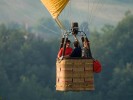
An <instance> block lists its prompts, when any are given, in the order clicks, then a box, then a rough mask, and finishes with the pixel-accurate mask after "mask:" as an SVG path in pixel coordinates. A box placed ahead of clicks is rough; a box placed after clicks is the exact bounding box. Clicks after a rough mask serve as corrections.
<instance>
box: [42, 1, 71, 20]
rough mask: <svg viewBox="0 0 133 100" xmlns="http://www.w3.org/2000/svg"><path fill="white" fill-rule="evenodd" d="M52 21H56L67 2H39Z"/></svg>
mask: <svg viewBox="0 0 133 100" xmlns="http://www.w3.org/2000/svg"><path fill="white" fill-rule="evenodd" d="M41 1H42V3H43V4H44V6H45V7H46V8H47V10H48V11H49V13H50V14H51V15H52V17H53V18H54V19H56V18H57V17H58V16H59V14H60V13H61V12H62V10H63V9H64V8H65V6H66V5H67V3H68V2H69V0H41Z"/></svg>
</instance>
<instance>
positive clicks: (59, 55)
mask: <svg viewBox="0 0 133 100" xmlns="http://www.w3.org/2000/svg"><path fill="white" fill-rule="evenodd" d="M62 51H63V49H62V48H61V49H60V51H59V52H58V58H60V57H61V56H62Z"/></svg>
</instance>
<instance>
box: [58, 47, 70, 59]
mask: <svg viewBox="0 0 133 100" xmlns="http://www.w3.org/2000/svg"><path fill="white" fill-rule="evenodd" d="M63 50H64V49H63V48H61V49H60V51H59V52H58V57H61V56H62V54H63ZM71 53H72V48H71V47H67V48H66V51H65V55H64V56H66V55H70V54H71Z"/></svg>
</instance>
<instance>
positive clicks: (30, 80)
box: [0, 14, 133, 100]
mask: <svg viewBox="0 0 133 100" xmlns="http://www.w3.org/2000/svg"><path fill="white" fill-rule="evenodd" d="M44 23H48V22H47V21H46V22H44ZM51 25H52V24H51ZM51 25H50V26H51ZM82 25H83V26H84V25H86V23H83V24H82ZM16 26H17V27H16ZM53 27H54V26H53ZM132 27H133V15H131V14H127V15H126V16H125V18H123V20H122V21H120V22H119V23H118V25H117V26H116V27H114V26H111V25H105V26H104V27H103V28H102V30H101V32H99V31H97V30H95V31H93V32H91V36H90V41H91V44H90V45H91V51H92V54H93V57H94V58H95V59H98V60H100V62H101V63H102V72H101V73H99V74H95V88H96V90H95V91H93V92H92V91H90V92H57V91H55V77H56V75H55V71H56V70H55V61H56V56H57V52H58V47H59V44H58V43H59V40H58V39H57V38H55V39H52V40H49V41H46V40H45V39H44V38H42V37H39V36H36V35H34V34H32V33H29V32H28V31H27V30H25V28H23V27H21V26H19V25H17V24H14V25H12V26H6V25H3V24H1V25H0V97H2V98H3V99H7V100H73V99H76V100H82V99H83V100H89V99H91V100H120V99H121V100H125V99H127V98H128V100H132V98H133V94H132V93H133V86H132V82H133V58H132V56H133V53H132V51H133V46H132V42H133V39H132V37H133V34H132V33H133V28H132ZM43 32H45V30H43ZM47 32H48V31H46V33H47Z"/></svg>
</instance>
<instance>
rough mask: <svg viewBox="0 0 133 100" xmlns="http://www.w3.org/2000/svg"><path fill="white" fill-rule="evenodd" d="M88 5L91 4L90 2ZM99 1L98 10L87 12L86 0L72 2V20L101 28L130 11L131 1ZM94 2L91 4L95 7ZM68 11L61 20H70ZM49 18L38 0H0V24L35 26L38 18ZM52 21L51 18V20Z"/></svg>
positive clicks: (113, 22)
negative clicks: (13, 23)
mask: <svg viewBox="0 0 133 100" xmlns="http://www.w3.org/2000/svg"><path fill="white" fill-rule="evenodd" d="M89 1H90V4H91V0H89ZM95 1H98V2H99V1H100V2H99V3H97V4H99V8H97V10H95V9H96V8H94V9H93V10H91V8H89V10H90V12H91V13H90V12H89V11H88V8H87V7H88V6H87V2H88V0H72V4H71V5H72V12H71V13H72V14H71V15H72V16H71V17H72V20H74V21H79V22H83V21H88V18H90V20H89V21H88V22H89V23H90V24H91V26H92V27H99V26H100V27H101V26H102V25H103V24H106V23H107V24H115V23H117V22H118V20H120V19H121V18H122V17H123V16H124V13H125V11H127V10H132V9H133V7H132V3H133V1H132V0H95ZM81 3H82V5H83V6H81ZM95 3H96V2H93V5H95ZM95 6H96V5H95ZM67 14H69V11H68V10H67V11H64V13H63V14H62V16H61V19H68V18H69V19H70V17H68V15H67ZM47 17H50V18H51V16H50V14H49V13H48V11H47V10H46V8H45V7H44V6H43V5H42V3H41V1H40V0H0V23H7V22H12V21H13V22H14V21H15V22H18V23H21V24H25V23H27V24H28V25H30V26H31V25H32V26H33V25H35V24H36V23H37V22H38V20H39V19H40V18H47ZM51 19H52V18H51Z"/></svg>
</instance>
